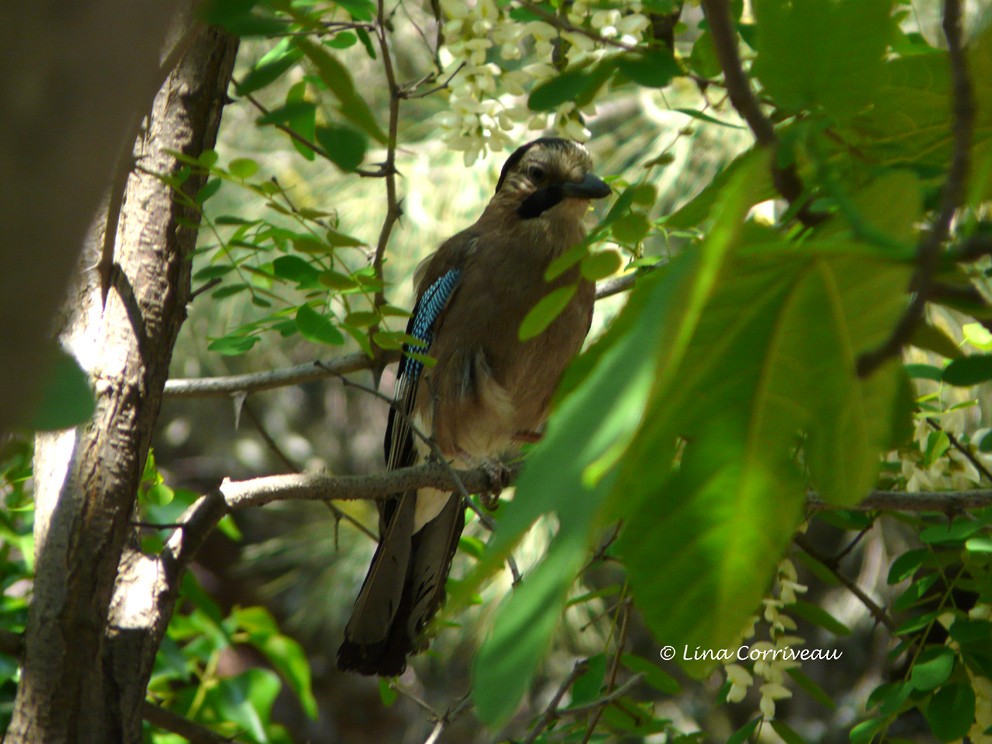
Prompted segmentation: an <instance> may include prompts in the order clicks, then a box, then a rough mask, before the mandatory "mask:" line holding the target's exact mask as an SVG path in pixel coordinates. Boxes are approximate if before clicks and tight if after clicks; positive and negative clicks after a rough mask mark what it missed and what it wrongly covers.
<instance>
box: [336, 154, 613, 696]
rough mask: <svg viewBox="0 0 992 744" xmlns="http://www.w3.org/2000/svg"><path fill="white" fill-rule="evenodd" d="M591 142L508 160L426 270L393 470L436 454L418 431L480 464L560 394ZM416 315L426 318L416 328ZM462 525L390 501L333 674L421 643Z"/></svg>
mask: <svg viewBox="0 0 992 744" xmlns="http://www.w3.org/2000/svg"><path fill="white" fill-rule="evenodd" d="M591 168H592V161H591V159H590V157H589V154H588V152H587V151H586V149H585V148H584V147H582V146H581V145H579V144H576V143H574V142H571V141H569V140H563V139H557V138H541V139H538V140H535V141H534V142H531V143H528V144H527V145H524V146H523V147H521V148H519V149H518V150H517V151H516V152H514V153H513V154H512V155H511V156H510V158H509V159H508V160H507V162H506V165H504V167H503V172H502V174H501V175H500V179H499V183H498V184H497V186H496V194H495V196H494V197H493V198H492V200H491V201H490V202H489V205H488V206H487V207H486V209H485V211H484V212H483V214H482V216H481V217H480V218H479V219H478V221H477V222H476V223H475V224H474V225H472V226H471V227H469V228H468V229H466V230H463V231H462V232H460V233H458V234H457V235H455V236H454V237H452V238H450V239H449V240H447V241H445V243H444V244H443V245H442V246H441V247H440V248H439V249H438V250H437V251H436V252H435V253H433V254H432V255H431V256H429V257H428V258H427V259H426V260H425V261H424V262H423V263H422V264H421V265H420V267H419V268H418V269H417V272H416V275H415V278H414V281H415V284H416V289H417V296H418V302H417V307H416V308H415V310H414V318H413V319H412V320H411V323H410V327H409V328H408V332H409V333H411V334H413V335H417V336H418V337H419V338H422V339H423V340H424V346H423V347H420V348H418V349H416V350H417V351H424V350H426V351H427V353H429V354H430V356H431V357H433V358H434V359H435V360H436V364H434V365H433V366H430V367H426V368H423V369H422V370H421V368H420V365H418V364H416V363H414V362H413V361H412V360H410V359H409V358H407V359H405V360H404V362H403V363H402V364H401V366H400V377H399V381H398V385H397V408H398V410H399V411H400V412H399V413H397V411H395V410H394V411H391V412H390V417H389V428H388V429H387V432H386V462H387V467H388V468H389V469H393V468H397V467H403V466H405V465H411V464H413V463H415V462H417V461H418V460H422V459H423V458H425V457H427V456H429V454H430V450H429V449H428V447H427V446H426V445H425V444H424V443H423V442H422V441H421V440H420V439H419V438H418V437H414V436H413V435H412V431H411V426H412V425H415V426H416V427H417V428H418V429H419V431H421V432H424V433H425V434H428V435H433V437H434V439H435V441H436V444H437V448H438V449H439V450H440V452H441V453H442V454H443V455H444V457H446V458H448V459H449V460H450V461H451V462H452V463H454V464H455V465H456V466H459V467H472V466H475V465H478V464H479V462H480V461H482V460H484V459H485V458H490V457H494V456H498V455H500V454H501V453H504V452H506V451H507V450H509V449H511V448H512V447H513V444H514V441H515V440H519V439H526V438H527V437H528V435H531V434H532V433H533V432H534V431H535V430H536V429H538V428H539V427H540V426H541V424H542V423H543V421H544V419H545V417H546V416H547V413H548V406H549V404H550V401H551V396H552V394H553V392H554V389H555V386H556V385H557V383H558V380H559V379H560V377H561V374H562V372H563V371H564V369H565V367H566V366H567V365H568V363H569V361H571V359H572V357H573V356H574V355H575V354H576V353H577V352H578V350H579V348H580V347H581V346H582V342H583V339H584V338H585V336H586V333H587V332H588V330H589V324H590V322H591V320H592V309H593V300H594V296H595V288H594V286H593V284H592V283H591V282H588V281H585V280H583V279H582V278H581V277H580V276H579V275H578V273H577V270H576V269H572V270H570V271H568V272H566V273H565V274H564V275H562V276H560V277H558V278H557V279H555V280H554V281H552V282H550V283H549V282H546V281H545V280H544V274H545V270H546V269H547V267H548V264H549V263H550V262H551V261H552V260H553V259H555V258H556V257H558V256H560V255H562V254H563V253H565V252H566V251H567V250H569V249H570V248H572V247H573V246H575V245H576V244H577V243H579V242H580V241H581V240H582V239H583V238H584V237H585V228H584V226H583V218H584V216H585V214H586V211H587V210H588V207H589V200H590V199H597V198H602V197H605V196H607V195H608V194H609V193H610V190H609V187H608V186H607V185H606V184H605V183H603V182H602V181H600V180H599V179H598V178H596V177H595V176H594V175H592V174H591V173H590V171H591ZM570 284H577V285H578V289H577V291H576V293H575V295H574V296H573V298H572V300H571V301H570V303H569V304H568V306H567V307H566V308H565V310H564V311H563V312H562V313H561V314H560V315H559V316H558V317H557V318H556V319H555V320H554V321H553V322H552V323H551V324H550V325H549V326H548V328H547V329H546V330H545V331H544V332H543V333H541V334H540V335H538V336H537V337H535V338H532V339H529V340H528V341H523V342H522V341H520V340H519V337H518V331H519V328H520V324H521V322H522V321H523V319H524V317H525V316H526V315H527V313H528V312H529V311H530V310H531V308H533V307H534V305H535V304H536V303H537V302H538V301H539V300H540V299H541V298H542V297H544V296H545V295H546V294H548V293H549V292H550V291H552V290H553V289H555V288H557V287H561V286H565V285H570ZM418 319H419V320H420V324H419V325H418V322H417V321H418ZM463 524H464V508H463V505H462V503H461V499H460V497H459V496H458V495H456V494H449V493H447V492H440V491H436V490H433V489H421V490H420V491H411V492H408V493H404V494H402V495H401V496H399V497H398V498H396V499H393V500H390V501H389V502H387V503H385V504H384V505H383V507H382V509H381V515H380V533H381V538H380V543H379V548H378V549H377V550H376V554H375V556H374V557H373V559H372V566H371V567H370V568H369V574H368V576H367V577H366V579H365V583H364V584H363V585H362V589H361V592H360V593H359V595H358V599H357V600H356V602H355V607H354V610H353V611H352V616H351V620H350V621H349V623H348V625H347V627H346V629H345V641H344V643H343V644H342V645H341V648H340V649H339V650H338V666H339V667H341V668H342V669H347V670H353V671H357V672H361V673H363V674H379V675H382V676H394V675H397V674H400V673H402V671H403V670H404V669H405V668H406V657H407V656H408V655H409V654H410V653H413V652H415V651H417V650H421V649H422V648H423V647H426V642H425V641H424V639H423V638H422V632H423V630H424V628H425V627H426V625H427V623H428V622H429V621H430V619H431V618H432V617H433V615H434V613H435V612H436V611H437V609H438V607H439V606H440V605H441V603H442V602H443V601H444V584H445V581H446V579H447V576H448V572H449V570H450V567H451V560H452V558H453V556H454V553H455V550H456V548H457V546H458V538H459V536H460V535H461V530H462V526H463Z"/></svg>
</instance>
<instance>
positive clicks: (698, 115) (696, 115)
mask: <svg viewBox="0 0 992 744" xmlns="http://www.w3.org/2000/svg"><path fill="white" fill-rule="evenodd" d="M672 110H673V111H678V112H679V113H681V114H685V115H686V116H690V117H692V118H693V119H699V120H700V121H705V122H707V123H709V124H718V125H719V126H721V127H728V128H729V129H747V127H745V126H743V125H742V124H731V123H729V122H726V121H721V120H720V119H717V118H716V117H715V116H710V115H709V114H707V113H706V112H704V111H697V110H696V109H691V108H675V109H672Z"/></svg>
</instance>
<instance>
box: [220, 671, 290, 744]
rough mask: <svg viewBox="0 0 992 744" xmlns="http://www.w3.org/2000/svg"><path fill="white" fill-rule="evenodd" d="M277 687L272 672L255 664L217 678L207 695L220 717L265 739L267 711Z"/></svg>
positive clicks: (268, 712) (267, 739) (257, 738)
mask: <svg viewBox="0 0 992 744" xmlns="http://www.w3.org/2000/svg"><path fill="white" fill-rule="evenodd" d="M280 687H281V685H280V684H279V678H278V677H277V676H276V675H275V674H274V673H272V672H270V671H269V670H268V669H259V668H254V669H249V670H247V671H245V672H242V673H241V674H239V675H238V676H237V677H231V678H229V679H221V680H217V684H216V686H215V687H213V688H211V689H210V692H209V693H208V697H207V699H208V701H209V703H210V704H211V705H212V707H214V708H215V709H216V711H217V713H218V714H219V715H220V716H221V719H222V720H224V721H230V722H232V723H235V724H237V725H238V726H239V727H241V728H242V729H243V730H244V731H245V732H247V733H248V734H250V735H251V736H252V737H253V738H254V739H255V740H256V741H259V742H267V741H269V737H268V734H267V733H266V728H267V726H268V724H269V715H270V713H271V710H272V704H273V703H274V702H275V699H276V696H277V695H278V694H279V688H280Z"/></svg>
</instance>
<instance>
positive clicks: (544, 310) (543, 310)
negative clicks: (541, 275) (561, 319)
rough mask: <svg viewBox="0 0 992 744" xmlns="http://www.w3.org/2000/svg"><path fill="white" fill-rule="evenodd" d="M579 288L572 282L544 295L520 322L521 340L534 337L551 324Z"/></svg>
mask: <svg viewBox="0 0 992 744" xmlns="http://www.w3.org/2000/svg"><path fill="white" fill-rule="evenodd" d="M577 289H578V286H577V285H575V284H570V285H568V286H565V287H558V289H556V290H553V291H552V292H550V293H549V294H547V295H545V296H544V297H542V298H541V300H540V301H539V302H538V303H537V304H536V305H534V307H533V308H531V311H530V312H529V313H527V316H526V317H525V318H524V320H523V322H522V323H521V324H520V331H519V333H518V335H519V337H520V340H521V341H526V340H528V339H531V338H534V337H535V336H537V335H538V334H539V333H541V332H542V331H543V330H544V329H545V328H547V327H548V326H549V325H551V323H552V322H554V319H555V318H557V317H558V316H559V315H561V312H562V310H564V309H565V308H566V307H567V306H568V303H569V302H570V301H571V299H572V297H574V296H575V292H576V290H577Z"/></svg>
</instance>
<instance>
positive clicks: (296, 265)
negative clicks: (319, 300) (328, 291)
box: [272, 256, 319, 284]
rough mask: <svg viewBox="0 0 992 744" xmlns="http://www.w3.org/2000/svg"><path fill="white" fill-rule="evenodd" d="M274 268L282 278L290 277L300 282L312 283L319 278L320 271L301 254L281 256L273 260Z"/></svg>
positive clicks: (291, 279)
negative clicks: (301, 256) (300, 255)
mask: <svg viewBox="0 0 992 744" xmlns="http://www.w3.org/2000/svg"><path fill="white" fill-rule="evenodd" d="M272 270H273V272H275V275H276V276H277V277H279V278H280V279H288V280H289V281H291V282H297V283H298V284H310V283H311V282H314V281H316V280H317V275H318V273H319V272H318V271H317V269H316V268H314V267H313V265H312V264H310V263H309V262H307V261H304V260H303V259H302V258H300V257H299V256H279V258H277V259H276V260H275V261H273V262H272Z"/></svg>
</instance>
